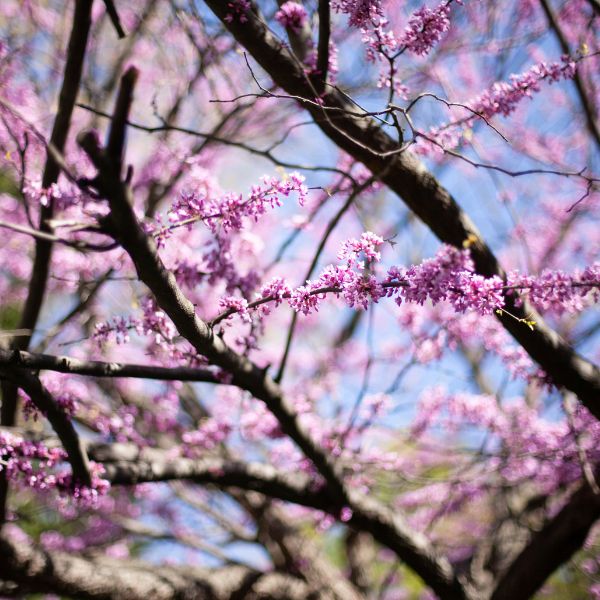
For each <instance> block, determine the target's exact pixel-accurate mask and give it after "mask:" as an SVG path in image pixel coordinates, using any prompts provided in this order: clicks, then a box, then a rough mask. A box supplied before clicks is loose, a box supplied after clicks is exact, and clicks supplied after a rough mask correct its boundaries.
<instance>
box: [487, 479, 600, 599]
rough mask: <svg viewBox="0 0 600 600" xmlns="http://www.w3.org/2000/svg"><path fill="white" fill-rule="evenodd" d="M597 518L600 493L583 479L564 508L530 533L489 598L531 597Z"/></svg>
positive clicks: (573, 551)
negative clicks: (530, 537) (537, 529)
mask: <svg viewBox="0 0 600 600" xmlns="http://www.w3.org/2000/svg"><path fill="white" fill-rule="evenodd" d="M597 475H598V472H596V476H597ZM599 517H600V496H598V495H597V494H595V493H594V492H593V491H592V489H591V488H590V486H589V485H588V484H587V482H584V483H582V485H581V486H580V487H579V489H578V490H577V491H576V492H575V493H574V494H573V495H572V496H571V498H570V499H569V501H568V502H567V504H566V505H565V506H564V508H563V509H562V510H561V511H560V512H559V513H558V514H557V515H556V516H555V517H554V518H553V519H551V520H550V521H549V522H548V523H547V524H546V525H545V526H544V527H543V528H542V529H541V531H539V532H538V533H536V534H534V535H533V537H532V539H531V541H530V542H529V544H528V545H527V546H526V547H525V549H524V550H523V551H522V552H521V554H519V556H518V557H517V558H516V559H515V560H514V561H513V563H512V564H511V566H510V567H509V568H508V570H507V572H506V573H505V574H504V576H503V577H502V578H501V579H500V581H499V583H498V584H497V585H496V588H495V590H494V592H493V594H492V596H491V598H492V600H526V599H527V598H531V597H532V596H533V595H534V594H535V592H536V591H537V590H538V589H539V588H540V587H541V586H542V585H543V583H544V581H546V579H547V578H548V577H549V576H550V575H551V574H552V573H553V572H554V571H555V570H556V569H557V568H558V567H559V566H560V565H562V564H563V563H565V562H567V561H568V560H569V559H570V558H571V557H572V556H573V554H575V552H577V551H578V550H579V549H580V548H581V547H582V545H583V543H584V542H585V540H586V538H587V536H588V534H589V532H590V529H591V528H592V526H593V525H594V523H596V521H597V519H598V518H599Z"/></svg>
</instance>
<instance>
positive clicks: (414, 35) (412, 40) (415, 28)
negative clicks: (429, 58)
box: [399, 1, 450, 56]
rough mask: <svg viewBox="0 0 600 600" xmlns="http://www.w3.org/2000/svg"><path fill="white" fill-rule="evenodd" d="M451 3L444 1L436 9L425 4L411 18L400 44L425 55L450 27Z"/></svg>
mask: <svg viewBox="0 0 600 600" xmlns="http://www.w3.org/2000/svg"><path fill="white" fill-rule="evenodd" d="M449 14H450V3H449V2H447V1H444V2H442V3H441V4H439V5H438V6H436V7H435V8H434V9H431V8H428V7H427V6H423V7H421V8H419V9H418V10H416V11H415V12H414V13H413V14H412V16H411V17H410V19H409V20H408V25H407V26H406V29H405V31H404V33H403V34H402V36H401V38H400V40H399V45H400V46H402V47H405V48H406V49H407V50H409V51H410V52H413V53H414V54H417V55H421V56H422V55H425V54H428V53H429V52H431V50H432V48H433V47H434V46H435V45H436V44H437V43H438V42H439V41H440V40H441V39H442V36H443V35H444V33H446V31H448V29H449V27H450V20H449V18H448V15H449Z"/></svg>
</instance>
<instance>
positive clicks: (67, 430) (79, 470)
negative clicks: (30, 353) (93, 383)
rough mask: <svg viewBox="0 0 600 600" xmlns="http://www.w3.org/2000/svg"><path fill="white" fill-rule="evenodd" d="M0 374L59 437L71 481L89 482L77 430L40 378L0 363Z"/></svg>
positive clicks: (84, 456) (84, 454)
mask: <svg viewBox="0 0 600 600" xmlns="http://www.w3.org/2000/svg"><path fill="white" fill-rule="evenodd" d="M0 378H3V379H7V380H9V381H11V382H12V383H13V384H14V385H15V386H16V387H19V388H21V389H22V390H23V391H24V392H25V393H26V394H27V395H28V396H29V398H30V399H31V401H32V402H33V403H34V404H35V406H36V407H37V408H38V409H39V410H40V411H41V412H42V413H43V414H44V416H45V417H46V418H47V419H48V421H49V422H50V425H52V429H54V431H55V432H56V435H57V436H58V438H59V439H60V441H61V443H62V445H63V447H64V449H65V451H66V452H67V455H68V456H69V462H70V463H71V468H72V471H73V483H80V484H82V485H85V486H90V485H91V484H92V478H91V475H90V465H89V461H88V457H87V454H86V451H85V448H84V446H83V443H82V441H81V439H80V438H79V435H78V433H77V432H76V431H75V427H73V423H71V421H70V419H69V418H68V417H67V415H66V414H65V413H64V411H63V410H62V409H61V408H60V406H59V405H58V404H57V403H56V400H55V399H54V398H53V397H52V394H50V392H49V391H48V390H47V389H46V388H45V387H44V386H43V385H42V382H41V381H40V380H39V379H38V378H37V377H36V376H35V375H32V374H31V373H30V372H29V371H27V370H25V369H18V368H12V369H8V368H6V367H0Z"/></svg>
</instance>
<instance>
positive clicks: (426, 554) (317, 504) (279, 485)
mask: <svg viewBox="0 0 600 600" xmlns="http://www.w3.org/2000/svg"><path fill="white" fill-rule="evenodd" d="M89 452H90V456H91V457H92V458H93V459H94V460H96V461H98V462H102V463H103V465H104V467H105V469H106V475H105V476H106V478H107V479H108V480H109V481H111V482H112V483H113V484H121V485H131V484H135V483H145V482H156V481H169V480H175V479H187V480H191V481H194V482H196V483H203V484H213V485H216V486H219V487H221V488H228V487H237V488H240V489H243V490H249V491H255V492H261V493H262V494H264V495H266V496H268V497H270V498H278V499H280V500H285V501H287V502H293V503H295V504H300V505H302V506H306V507H309V508H314V509H317V510H321V511H324V512H327V513H329V514H331V515H333V516H334V517H336V518H339V516H340V511H341V509H342V508H343V507H344V504H343V503H338V502H335V499H333V500H332V496H331V494H328V493H327V489H326V488H325V487H321V488H317V487H315V486H314V484H313V482H312V481H311V479H310V478H308V477H307V476H304V475H301V474H297V473H294V474H287V473H282V472H280V471H277V470H276V469H274V468H273V467H271V466H269V465H263V464H260V463H243V462H240V461H232V460H224V459H219V458H210V459H201V460H192V459H186V458H176V459H169V457H168V454H167V453H166V452H164V451H161V450H152V449H146V450H143V451H140V450H139V449H137V448H136V447H135V446H132V445H128V444H111V445H106V446H96V447H92V448H90V450H89ZM346 493H347V496H348V498H347V504H346V505H347V506H350V507H352V516H351V518H350V519H349V520H348V521H347V524H348V525H349V526H350V527H353V528H355V529H357V530H360V531H364V532H366V533H369V534H370V535H372V536H373V537H374V538H375V539H376V540H377V541H378V542H379V543H381V544H383V545H385V546H387V547H388V548H390V549H392V550H393V551H394V552H396V553H397V555H398V556H399V557H400V558H401V559H402V560H403V561H404V562H405V563H406V564H407V565H408V566H409V567H410V568H411V569H413V570H414V571H415V572H416V573H418V574H419V575H420V576H421V577H422V578H423V580H424V581H425V582H426V584H427V585H429V586H430V587H432V588H433V589H434V590H435V591H436V592H437V593H438V594H439V595H440V596H441V597H443V598H447V599H448V600H452V599H453V598H461V599H462V598H468V597H469V596H468V592H467V591H466V590H465V589H464V588H463V586H462V584H461V583H460V582H459V581H458V579H456V578H455V576H454V574H453V571H452V568H451V566H450V564H449V563H448V562H447V561H446V560H445V559H442V558H439V557H437V556H436V555H435V553H434V551H433V549H432V547H431V545H430V544H429V542H428V540H427V539H426V538H425V536H423V535H421V534H419V533H416V532H414V531H412V530H410V528H409V527H408V525H407V524H406V523H405V522H404V520H403V519H402V518H401V517H400V515H399V514H397V513H396V512H394V511H392V510H390V509H388V508H386V507H384V506H382V505H381V504H379V503H378V502H377V501H376V500H373V499H372V498H368V497H366V496H364V495H363V494H361V493H359V492H356V491H354V490H346Z"/></svg>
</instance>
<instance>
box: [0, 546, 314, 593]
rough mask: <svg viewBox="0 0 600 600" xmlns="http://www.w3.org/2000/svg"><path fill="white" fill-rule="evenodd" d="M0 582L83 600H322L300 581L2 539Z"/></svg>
mask: <svg viewBox="0 0 600 600" xmlns="http://www.w3.org/2000/svg"><path fill="white" fill-rule="evenodd" d="M0 554H1V555H2V560H1V561H0V579H3V580H4V581H6V582H12V583H13V584H16V585H15V586H14V587H15V588H16V591H17V592H18V590H19V587H20V586H22V588H23V590H24V591H25V592H27V593H32V592H39V593H44V594H47V593H54V594H58V595H61V596H68V597H73V598H78V599H82V600H83V599H86V600H92V599H93V600H148V598H152V599H153V600H172V599H173V598H181V599H185V598H189V599H192V598H194V599H199V600H229V599H232V598H238V597H239V598H249V599H250V598H264V599H265V600H268V599H271V600H288V599H289V600H304V599H306V598H315V599H318V598H325V596H322V595H321V594H319V593H318V592H317V591H315V590H314V589H311V588H310V586H309V585H307V584H306V583H305V582H303V581H302V580H300V579H298V578H296V577H293V576H290V575H285V574H280V573H262V572H260V571H255V570H252V569H249V568H247V567H243V566H241V565H236V566H227V567H220V568H215V569H203V568H199V567H190V566H186V567H184V568H177V567H157V566H156V565H151V564H148V563H142V562H137V561H133V560H132V561H124V560H115V559H108V558H101V557H98V558H93V559H88V558H81V557H79V556H73V555H70V554H66V553H64V552H56V551H48V550H43V549H42V548H40V547H38V546H35V545H34V544H32V543H31V542H26V541H19V542H16V541H14V540H11V539H10V538H8V537H2V538H0Z"/></svg>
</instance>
